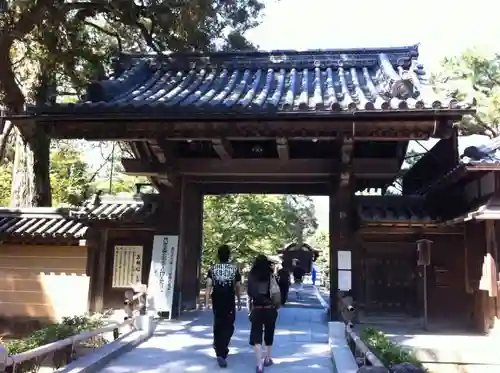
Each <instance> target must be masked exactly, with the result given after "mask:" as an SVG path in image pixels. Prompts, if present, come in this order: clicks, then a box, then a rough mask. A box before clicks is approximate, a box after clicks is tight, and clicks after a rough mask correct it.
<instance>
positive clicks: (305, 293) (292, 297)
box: [285, 284, 323, 309]
mask: <svg viewBox="0 0 500 373" xmlns="http://www.w3.org/2000/svg"><path fill="white" fill-rule="evenodd" d="M296 290H297V286H296V285H295V284H292V286H291V287H290V291H289V293H288V301H287V304H286V306H285V308H289V307H291V308H315V309H323V305H322V303H321V302H320V300H319V299H318V297H317V295H316V294H317V293H316V290H315V289H314V286H313V285H309V284H305V285H303V289H302V291H301V296H300V299H297V293H296Z"/></svg>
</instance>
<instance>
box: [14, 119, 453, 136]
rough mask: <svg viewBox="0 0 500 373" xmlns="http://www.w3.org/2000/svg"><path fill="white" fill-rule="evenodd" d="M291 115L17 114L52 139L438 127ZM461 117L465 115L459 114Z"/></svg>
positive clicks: (405, 132) (414, 132)
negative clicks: (271, 117) (45, 130)
mask: <svg viewBox="0 0 500 373" xmlns="http://www.w3.org/2000/svg"><path fill="white" fill-rule="evenodd" d="M294 118H295V119H293V118H292V117H291V116H290V117H288V118H286V119H285V120H261V119H254V120H253V121H246V120H245V121H243V120H237V121H235V120H226V121H208V120H206V118H205V119H202V118H200V119H199V120H190V121H185V120H170V121H169V120H166V119H165V118H157V119H154V118H150V119H148V120H144V119H140V118H135V119H134V118H130V116H129V117H128V118H125V117H116V116H110V117H109V120H107V119H103V118H89V117H87V118H79V119H78V118H75V116H74V115H68V116H67V117H66V118H63V117H61V116H60V117H57V118H55V117H54V118H50V119H45V118H44V119H40V120H39V121H38V122H36V123H35V122H34V121H31V122H30V121H23V120H19V119H17V120H16V122H15V124H16V125H17V126H19V127H21V128H22V129H23V131H25V132H26V133H32V132H33V128H34V127H35V126H38V125H47V126H48V127H49V136H51V137H52V138H65V139H70V138H71V139H73V138H76V139H85V140H120V141H135V140H147V139H152V138H155V137H161V138H168V139H169V140H172V139H193V140H195V139H218V138H221V137H223V138H226V139H227V138H231V139H233V138H241V139H249V138H255V139H264V138H267V139H274V140H275V139H276V137H286V138H288V139H292V138H296V139H303V138H309V139H332V137H342V136H344V135H349V136H352V137H353V138H354V139H358V138H363V139H367V140H373V141H377V140H380V141H390V140H395V141H405V140H406V141H407V140H410V139H426V138H428V137H429V136H430V135H432V134H433V133H434V131H435V123H436V121H435V118H432V119H422V118H418V117H413V118H409V117H408V118H402V117H398V116H392V118H380V117H379V118H373V117H368V116H367V117H364V118H360V119H359V121H358V120H357V121H356V122H353V120H352V118H351V117H350V118H349V119H347V118H346V116H345V115H344V116H342V117H339V118H334V119H333V118H331V117H330V116H327V115H326V116H318V117H317V118H310V119H301V120H298V118H296V117H294ZM457 119H460V117H457Z"/></svg>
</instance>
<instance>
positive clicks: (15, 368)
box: [0, 285, 147, 373]
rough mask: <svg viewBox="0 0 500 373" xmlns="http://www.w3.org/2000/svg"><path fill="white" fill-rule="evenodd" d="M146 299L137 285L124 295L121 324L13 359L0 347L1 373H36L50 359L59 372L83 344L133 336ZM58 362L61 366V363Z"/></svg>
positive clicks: (37, 349)
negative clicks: (106, 338)
mask: <svg viewBox="0 0 500 373" xmlns="http://www.w3.org/2000/svg"><path fill="white" fill-rule="evenodd" d="M146 295H147V286H146V285H140V286H138V287H136V288H135V289H134V290H127V291H125V301H124V311H125V314H126V316H125V320H124V321H123V322H121V323H111V324H109V325H106V326H104V327H102V328H98V329H95V330H91V331H86V332H82V333H80V334H78V335H74V336H71V337H69V338H65V339H62V340H59V341H56V342H52V343H49V344H46V345H43V346H40V347H36V348H34V349H31V350H28V351H25V352H21V353H18V354H13V355H9V354H8V351H7V349H6V348H5V347H4V346H2V345H1V344H0V373H23V372H37V371H38V370H39V368H40V366H41V365H42V363H43V362H45V361H47V359H48V358H50V357H52V360H51V361H52V362H53V365H54V368H59V367H60V366H63V365H66V364H68V363H69V362H71V361H73V360H75V359H76V358H78V355H77V351H76V350H77V347H81V345H82V344H84V343H85V342H86V341H89V340H95V339H96V338H100V339H101V340H102V341H103V342H104V343H105V340H104V338H102V335H103V334H105V333H110V334H112V335H113V339H117V338H119V337H120V336H124V335H126V334H129V333H131V332H133V331H134V330H136V325H137V320H138V317H139V316H143V315H145V314H146ZM92 345H93V346H94V347H92V350H93V349H95V347H96V344H95V343H93V344H92ZM56 355H57V356H56ZM61 358H62V359H61ZM61 361H62V363H60V362H61ZM58 362H59V364H60V365H59V364H58ZM57 365H59V366H57Z"/></svg>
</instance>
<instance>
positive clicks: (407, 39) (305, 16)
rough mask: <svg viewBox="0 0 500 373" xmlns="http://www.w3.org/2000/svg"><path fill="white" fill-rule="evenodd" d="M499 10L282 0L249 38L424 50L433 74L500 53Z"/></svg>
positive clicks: (322, 215)
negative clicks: (467, 55) (447, 61)
mask: <svg viewBox="0 0 500 373" xmlns="http://www.w3.org/2000/svg"><path fill="white" fill-rule="evenodd" d="M493 4H495V2H494V1H493V0H489V1H488V0H476V1H474V2H471V1H464V0H458V1H450V0H419V1H415V2H403V1H400V0H399V1H395V0H380V1H374V0H350V1H342V2H340V1H335V0H307V1H304V0H280V1H277V2H269V5H267V7H266V10H265V14H264V17H263V22H262V24H261V25H260V26H258V27H257V28H255V29H253V30H250V31H249V32H248V33H247V37H248V38H249V39H250V40H251V41H252V42H253V43H255V44H256V45H258V46H259V48H260V49H263V50H272V49H296V50H304V49H329V48H363V47H366V48H368V47H391V46H402V45H413V44H420V49H419V50H420V58H419V60H420V62H422V63H423V64H424V65H425V66H426V67H427V70H431V71H432V70H434V69H438V68H439V64H440V61H441V60H442V59H443V57H445V56H451V55H456V54H459V53H460V52H462V51H464V50H465V49H467V48H471V47H473V46H479V47H483V48H485V49H487V50H500V42H499V40H500V22H499V21H498V10H497V9H496V6H494V5H493ZM426 146H428V147H430V146H431V144H428V145H426ZM417 148H418V146H417ZM314 201H315V207H316V215H317V218H318V220H319V224H320V228H322V229H327V228H328V197H314Z"/></svg>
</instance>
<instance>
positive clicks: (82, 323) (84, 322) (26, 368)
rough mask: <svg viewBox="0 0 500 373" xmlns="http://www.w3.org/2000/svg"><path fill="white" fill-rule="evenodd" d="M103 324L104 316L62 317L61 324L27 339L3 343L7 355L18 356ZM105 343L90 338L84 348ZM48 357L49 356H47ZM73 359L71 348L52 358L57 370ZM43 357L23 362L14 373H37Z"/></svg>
mask: <svg viewBox="0 0 500 373" xmlns="http://www.w3.org/2000/svg"><path fill="white" fill-rule="evenodd" d="M104 324H105V319H104V315H101V314H93V315H91V314H87V315H83V316H71V317H64V318H63V319H62V320H61V322H59V323H55V324H51V325H48V326H46V327H44V328H42V329H40V330H37V331H36V332H34V333H33V334H31V335H30V336H29V337H27V338H22V339H15V340H10V341H5V342H3V345H4V346H5V348H6V349H7V352H8V353H9V355H15V354H19V353H21V352H25V351H29V350H32V349H34V348H37V347H40V346H43V345H46V344H49V343H52V342H56V341H60V340H62V339H66V338H68V337H71V336H73V335H77V334H79V333H81V332H84V331H88V330H92V329H97V328H100V327H103V326H104ZM105 343H106V341H105V340H104V339H103V338H102V337H101V336H98V337H95V338H91V340H90V341H89V342H87V343H85V346H90V347H100V346H102V345H103V344H105ZM49 355H50V354H49ZM73 358H74V351H73V346H71V345H70V346H67V347H64V348H62V349H61V350H59V351H57V352H55V353H54V354H53V356H52V363H53V365H54V367H56V368H59V367H61V366H63V365H65V364H67V363H69V362H71V361H72V360H73ZM43 359H44V357H41V358H39V359H33V360H31V361H26V362H23V363H22V364H19V365H17V366H16V373H23V372H37V371H38V369H39V367H40V363H41V362H42V360H43Z"/></svg>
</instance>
